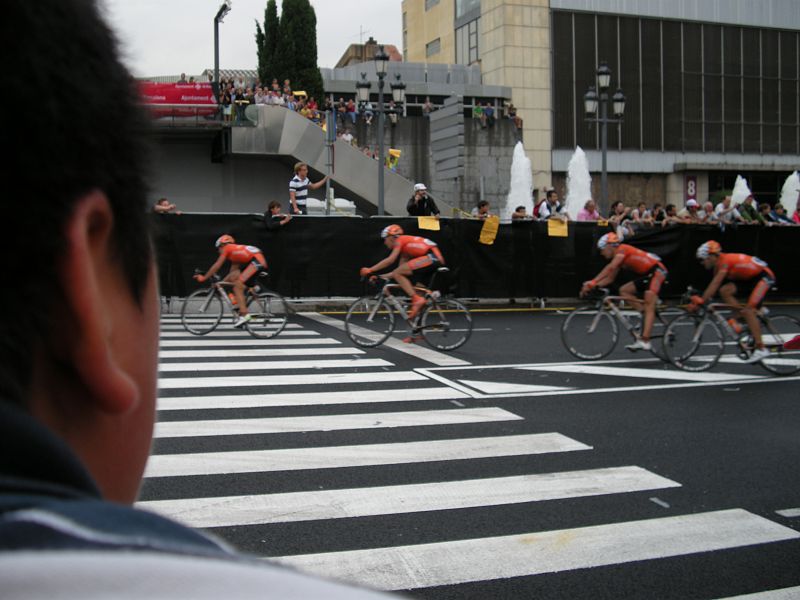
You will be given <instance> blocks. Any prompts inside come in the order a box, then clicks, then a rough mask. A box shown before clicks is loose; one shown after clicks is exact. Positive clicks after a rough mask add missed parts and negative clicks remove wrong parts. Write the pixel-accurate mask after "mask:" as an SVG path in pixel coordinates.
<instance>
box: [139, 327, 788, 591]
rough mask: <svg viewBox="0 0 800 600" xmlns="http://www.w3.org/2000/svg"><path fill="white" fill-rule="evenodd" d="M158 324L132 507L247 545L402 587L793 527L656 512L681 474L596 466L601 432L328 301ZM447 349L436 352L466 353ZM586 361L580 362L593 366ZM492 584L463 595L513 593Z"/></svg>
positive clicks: (732, 546) (743, 514)
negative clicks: (200, 328) (357, 322)
mask: <svg viewBox="0 0 800 600" xmlns="http://www.w3.org/2000/svg"><path fill="white" fill-rule="evenodd" d="M176 325H179V321H178V320H177V319H176V318H174V317H169V316H166V317H163V318H162V338H161V347H162V351H161V363H160V368H159V394H160V398H159V403H158V410H159V422H158V423H157V425H156V428H155V432H154V435H155V438H156V443H155V450H154V454H153V456H152V457H151V459H150V461H149V462H148V465H147V468H146V472H145V486H144V489H143V495H142V499H141V501H140V502H139V503H138V506H139V507H140V508H143V509H145V510H151V511H154V512H157V513H159V514H162V515H165V516H168V517H170V518H174V519H176V520H178V521H181V522H183V523H185V524H187V525H190V526H192V527H196V528H201V529H206V530H210V531H212V532H213V533H215V534H217V535H220V536H222V537H223V538H226V539H228V540H229V541H230V542H231V543H233V544H234V545H237V546H239V547H242V548H244V549H247V550H249V551H251V552H252V551H253V549H254V548H258V549H260V550H259V551H258V554H259V555H260V556H261V557H262V558H264V559H269V560H271V561H275V562H278V563H281V564H285V565H288V566H291V567H293V568H296V569H299V570H301V571H306V572H309V573H314V574H317V575H321V576H323V577H328V578H335V579H342V580H346V581H351V582H355V583H357V584H360V585H364V586H367V587H372V588H378V589H383V590H407V591H408V590H410V591H411V592H412V595H413V591H414V590H423V589H428V590H430V589H432V588H437V587H440V586H469V585H473V584H478V583H480V584H482V585H484V586H485V585H490V586H491V585H492V584H493V583H497V582H502V581H504V580H510V579H511V578H533V580H536V579H537V578H547V577H552V576H553V575H554V574H562V575H570V576H576V577H577V576H585V574H586V573H591V572H592V571H587V570H591V569H603V568H616V569H624V568H626V566H627V567H631V568H633V567H634V566H636V568H637V569H638V568H640V567H639V565H640V564H641V563H643V561H644V563H645V564H648V565H658V564H660V562H659V561H663V562H665V563H667V562H669V564H670V565H672V566H671V567H670V568H674V563H672V562H670V561H675V560H687V561H691V560H707V559H706V558H704V557H706V556H708V554H709V553H731V552H736V551H737V550H739V551H742V552H744V550H742V549H748V548H752V547H759V548H765V547H771V546H770V545H775V544H786V543H795V544H800V533H798V532H797V531H795V530H794V529H791V528H789V527H786V526H784V525H783V524H781V522H779V521H777V520H773V519H769V518H766V517H765V516H762V515H759V514H755V513H753V512H750V511H748V510H744V509H742V508H739V507H737V506H729V507H724V508H721V509H713V508H711V507H709V508H708V509H707V510H703V511H701V512H692V511H688V512H686V513H681V512H680V510H678V509H676V510H673V511H672V513H678V514H672V513H671V514H669V515H668V516H663V514H662V513H658V512H657V511H659V510H660V511H664V510H665V508H664V506H666V507H669V504H666V503H663V502H661V503H660V504H659V503H653V502H649V499H652V497H653V495H654V494H655V493H658V494H659V495H661V496H662V497H664V496H663V495H664V494H669V493H670V491H671V490H672V491H675V490H680V489H681V488H682V487H683V484H682V483H681V482H680V481H677V480H675V479H673V478H671V477H669V476H665V474H661V473H658V472H654V471H651V470H649V469H646V468H643V467H642V466H638V465H635V464H597V463H598V462H602V460H600V461H599V460H598V459H597V458H596V457H597V453H598V452H600V454H601V455H602V452H603V449H602V448H595V447H593V445H592V440H588V439H576V438H581V437H582V436H578V435H575V436H574V437H573V436H572V435H565V434H564V433H561V432H559V431H552V430H547V429H546V428H540V430H539V431H535V432H534V431H533V430H535V428H536V427H535V424H531V423H529V422H527V421H526V419H524V418H523V417H521V416H520V415H518V414H516V413H515V412H514V410H511V409H509V408H508V407H507V406H503V407H501V406H497V405H493V403H492V399H491V397H489V396H482V397H480V398H477V397H476V395H475V393H474V392H471V391H470V390H469V389H468V387H469V386H470V385H473V387H478V386H477V385H474V384H481V385H488V383H487V382H480V381H473V380H465V379H461V380H458V381H459V382H460V383H461V384H462V385H460V386H453V385H448V384H447V381H446V380H445V379H444V378H442V377H439V378H435V377H431V376H429V371H428V370H427V369H425V368H422V367H426V366H428V364H426V361H435V360H438V359H437V358H436V357H435V356H433V355H427V356H426V358H424V359H421V364H420V368H413V369H409V368H407V367H406V366H401V365H398V364H397V363H396V362H395V360H396V359H395V358H393V356H394V355H393V354H392V352H393V351H392V349H391V348H388V349H383V350H381V351H379V352H378V351H371V350H366V351H365V350H364V349H360V348H356V347H353V346H352V345H351V344H350V343H349V341H348V340H347V339H346V338H345V337H344V336H343V335H342V334H341V333H340V332H339V331H338V330H332V329H330V328H329V322H328V318H327V317H322V316H320V317H319V318H313V319H306V318H300V319H297V321H296V322H294V323H289V327H287V331H284V332H282V333H281V334H280V335H279V336H277V337H276V338H273V339H268V340H257V339H254V338H251V337H250V336H249V335H247V334H246V333H245V334H244V335H242V333H241V332H238V331H235V330H230V331H228V332H226V331H216V332H214V333H216V334H218V335H216V336H213V337H208V336H203V337H197V336H192V335H191V334H188V333H185V332H182V331H181V330H180V329H179V328H178V327H176ZM287 334H291V335H287ZM407 347H408V346H406V347H404V349H405V348H407ZM412 348H413V347H412ZM403 356H404V357H406V359H407V353H406V354H404V355H403ZM454 358H455V360H457V361H458V362H456V363H447V362H445V363H443V364H452V365H456V366H451V367H449V368H460V367H462V366H464V367H465V368H469V362H468V361H465V360H463V359H461V358H459V357H458V356H455V357H454ZM551 367H552V365H551ZM596 368H599V369H600V370H601V371H602V373H601V372H599V371H597V370H594V371H592V370H591V367H590V370H589V371H585V374H588V375H594V376H598V375H609V373H610V372H609V368H608V367H602V366H601V367H596ZM524 369H526V370H528V371H531V372H537V371H538V370H540V367H539V366H531V365H527V366H525V367H524ZM559 369H561V370H562V371H563V370H565V367H564V366H563V365H562V366H560V367H558V368H553V369H552V370H551V372H553V373H556V372H560V371H559ZM628 371H629V372H633V371H636V372H638V371H646V369H642V368H637V369H628ZM638 374H639V375H641V376H642V377H647V376H651V375H650V374H648V373H638ZM635 375H636V373H634V375H631V376H635ZM683 375H685V374H682V376H683ZM660 378H662V379H664V377H663V376H662V377H660ZM684 379H685V378H684ZM496 385H500V383H496ZM506 385H508V386H509V387H508V388H503V393H508V394H512V393H514V392H515V388H514V387H513V386H514V385H515V384H513V383H509V384H506ZM465 386H466V387H465ZM522 387H524V386H522ZM541 388H542V389H538V390H536V394H537V395H538V394H548V393H553V392H552V391H548V389H547V388H548V386H544V385H543V386H541ZM520 389H521V388H520ZM558 389H559V388H558V387H552V390H558ZM529 400H531V401H535V400H536V397H534V398H529ZM465 403H466V404H465ZM636 499H641V500H643V503H646V504H649V506H650V507H651V508H647V509H643V508H636V510H634V511H632V514H631V518H630V519H626V520H623V521H620V520H619V519H615V518H611V517H607V515H608V514H610V513H609V512H608V506H610V505H613V504H623V505H625V506H639V504H641V503H639V504H637V503H636V501H635V500H636ZM561 505H563V506H565V507H569V508H565V509H564V511H563V515H562V514H561V513H559V517H558V518H557V519H556V518H555V517H551V516H549V515H550V512H544V509H543V508H541V507H548V511H549V510H552V509H554V508H557V507H559V506H561ZM789 506H791V505H789ZM592 508H594V509H595V511H596V515H597V516H592V515H593V510H592ZM789 510H795V509H789ZM784 512H787V513H788V512H789V511H788V510H787V511H784ZM461 515H463V519H464V522H463V524H462V525H461V526H457V525H454V524H456V523H461V522H462V518H461ZM488 515H492V516H493V517H494V518H497V519H498V521H499V522H502V525H501V524H496V525H495V524H493V523H492V522H491V521H492V519H491V518H489V517H488ZM531 515H534V516H538V517H541V520H537V519H536V518H532V517H531ZM544 515H548V516H547V518H545V516H544ZM409 519H411V520H414V521H415V522H416V521H417V520H418V521H419V523H425V524H427V525H428V527H427V528H426V527H424V526H422V525H420V527H421V528H422V529H424V530H425V531H418V527H417V526H416V525H414V526H413V527H409V526H408V524H409V523H410V522H411V521H410V520H409ZM486 519H488V521H489V522H488V523H483V520H486ZM473 521H474V523H473ZM338 523H341V524H342V525H341V526H339V525H337V524H338ZM437 525H438V526H437ZM298 528H299V529H298ZM298 531H302V532H307V533H308V535H306V536H303V535H296V533H297V532H298ZM325 531H330V532H332V533H331V534H330V536H327V537H326V536H324V535H320V533H319V532H325ZM320 538H325V539H320ZM287 549H289V551H288V552H287V551H286V550H287ZM621 573H623V576H625V575H624V574H625V573H626V571H621ZM548 581H549V580H548ZM498 585H500V584H499V583H498ZM448 589H450V588H448ZM492 589H493V588H491V587H485V588H481V590H483V593H481V594H478V595H479V596H481V597H513V595H509V594H503V593H501V592H499V591H494V592H486V591H485V590H492ZM499 589H500V588H498V590H499ZM743 591H746V592H748V593H749V592H752V590H751V589H747V590H743ZM764 593H769V594H772V593H775V592H773V591H771V590H768V589H766V588H765V589H764ZM730 595H731V594H725V596H730ZM457 596H459V594H458V593H455V595H452V594H451V597H457ZM598 597H599V596H598ZM709 597H710V596H709ZM754 597H755V596H754ZM764 597H782V596H777V595H776V596H764ZM787 597H788V596H787Z"/></svg>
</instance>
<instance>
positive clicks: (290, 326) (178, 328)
mask: <svg viewBox="0 0 800 600" xmlns="http://www.w3.org/2000/svg"><path fill="white" fill-rule="evenodd" d="M193 322H194V323H198V324H199V323H212V322H213V320H211V319H209V320H206V321H200V320H194V321H193ZM231 323H232V322H231V321H230V320H228V322H227V323H226V321H222V322H221V323H220V325H219V326H220V327H225V325H226V324H231ZM268 329H277V325H276V326H273V327H268ZM288 329H302V326H301V325H300V324H298V323H287V324H286V325H285V327H284V331H286V330H288ZM161 331H183V332H185V333H189V332H188V331H186V328H185V327H184V326H183V325H181V324H178V325H173V324H171V323H164V322H163V321H162V322H161ZM190 335H193V334H190Z"/></svg>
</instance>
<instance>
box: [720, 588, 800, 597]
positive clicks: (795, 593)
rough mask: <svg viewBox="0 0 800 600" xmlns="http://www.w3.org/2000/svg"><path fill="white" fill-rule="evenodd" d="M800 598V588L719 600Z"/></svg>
mask: <svg viewBox="0 0 800 600" xmlns="http://www.w3.org/2000/svg"><path fill="white" fill-rule="evenodd" d="M798 598H800V586H798V587H788V588H780V589H777V590H767V591H764V592H756V593H755V594H745V595H744V596H729V597H727V598H720V599H719V600H797V599H798Z"/></svg>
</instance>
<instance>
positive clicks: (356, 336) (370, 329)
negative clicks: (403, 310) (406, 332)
mask: <svg viewBox="0 0 800 600" xmlns="http://www.w3.org/2000/svg"><path fill="white" fill-rule="evenodd" d="M344 330H345V332H346V333H347V336H348V337H349V338H350V339H351V340H353V342H354V343H356V344H357V345H359V346H363V347H365V348H372V347H374V346H378V345H379V344H382V343H383V342H385V341H386V338H388V337H389V336H390V335H392V332H393V331H394V312H393V311H392V309H391V308H390V307H389V305H388V304H386V302H385V301H384V298H383V295H382V294H381V295H379V296H377V297H376V296H364V297H363V298H359V299H358V300H356V301H355V302H353V304H351V305H350V308H348V309H347V316H345V318H344Z"/></svg>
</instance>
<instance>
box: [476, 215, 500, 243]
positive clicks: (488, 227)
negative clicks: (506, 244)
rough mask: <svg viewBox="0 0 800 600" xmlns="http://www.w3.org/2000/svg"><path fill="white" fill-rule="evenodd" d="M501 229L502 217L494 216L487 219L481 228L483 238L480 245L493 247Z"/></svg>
mask: <svg viewBox="0 0 800 600" xmlns="http://www.w3.org/2000/svg"><path fill="white" fill-rule="evenodd" d="M499 229H500V217H497V216H494V215H492V216H491V217H487V218H486V220H485V221H484V222H483V227H482V228H481V237H480V240H479V241H480V243H481V244H487V245H489V246H491V245H492V244H494V240H495V238H496V237H497V231H498V230H499Z"/></svg>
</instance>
